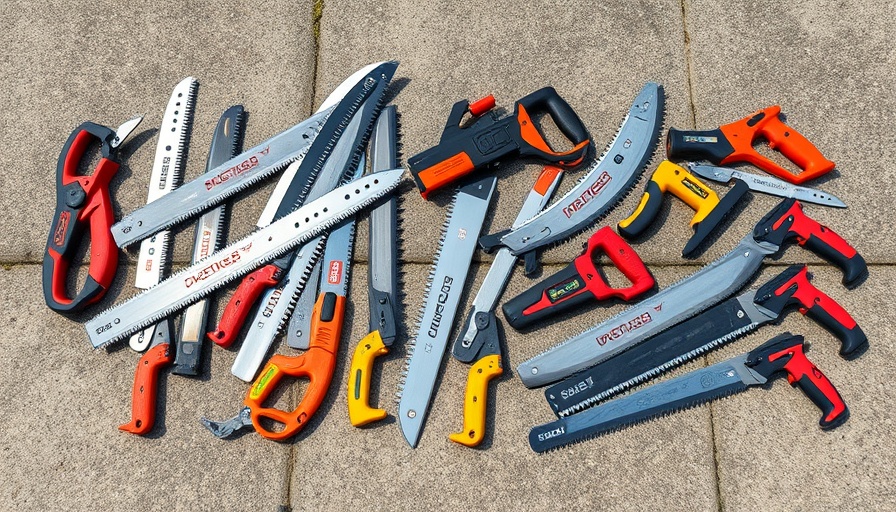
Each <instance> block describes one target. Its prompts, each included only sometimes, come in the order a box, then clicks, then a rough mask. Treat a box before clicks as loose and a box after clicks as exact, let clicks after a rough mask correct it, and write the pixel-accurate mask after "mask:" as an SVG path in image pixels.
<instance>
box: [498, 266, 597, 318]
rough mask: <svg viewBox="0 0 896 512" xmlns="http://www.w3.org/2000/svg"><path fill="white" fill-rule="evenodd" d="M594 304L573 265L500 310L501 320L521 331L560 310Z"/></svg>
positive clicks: (582, 279)
mask: <svg viewBox="0 0 896 512" xmlns="http://www.w3.org/2000/svg"><path fill="white" fill-rule="evenodd" d="M590 300H593V297H592V295H591V294H590V293H588V287H587V285H586V283H585V279H584V278H582V276H580V275H579V272H578V271H577V270H576V266H575V264H572V263H571V264H569V265H568V266H567V267H565V268H564V269H563V270H561V271H559V272H557V273H555V274H553V275H552V276H550V277H548V278H546V279H544V280H543V281H541V282H540V283H538V284H536V285H535V286H532V287H531V288H529V289H528V290H526V291H524V292H523V293H521V294H519V295H517V296H516V297H514V298H512V299H510V300H508V301H507V302H505V303H504V304H503V305H502V306H501V310H502V311H503V312H504V318H506V319H507V323H508V324H510V326H511V327H513V328H514V329H516V330H520V329H524V328H526V327H528V326H530V325H532V324H533V323H535V322H538V321H539V320H542V319H544V318H547V317H549V316H551V315H553V314H555V313H558V312H560V311H562V310H567V309H570V308H572V307H573V306H577V305H579V304H583V303H585V302H588V301H590Z"/></svg>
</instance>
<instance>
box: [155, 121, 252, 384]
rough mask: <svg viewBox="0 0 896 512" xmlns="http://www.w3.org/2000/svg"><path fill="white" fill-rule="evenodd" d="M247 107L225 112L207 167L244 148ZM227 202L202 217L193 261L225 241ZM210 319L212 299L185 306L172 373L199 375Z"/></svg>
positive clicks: (216, 133) (196, 260)
mask: <svg viewBox="0 0 896 512" xmlns="http://www.w3.org/2000/svg"><path fill="white" fill-rule="evenodd" d="M244 124H245V111H244V110H243V106H242V105H234V106H232V107H230V108H228V109H227V110H225V111H224V113H223V114H221V118H220V119H219V120H218V124H217V126H216V127H215V132H214V135H213V136H212V146H211V149H209V154H208V161H207V163H206V165H205V168H206V169H213V168H214V167H216V166H218V165H219V164H220V163H221V162H223V161H225V160H228V159H230V158H233V157H234V156H235V155H237V154H238V153H239V152H240V151H241V150H240V148H241V147H242V141H243V129H244ZM226 217H227V206H226V204H222V205H220V206H217V207H215V208H213V209H211V210H209V211H207V212H205V213H204V214H202V217H200V218H199V222H198V223H197V224H196V234H195V236H194V241H193V261H192V262H193V263H196V262H198V261H199V260H201V259H202V258H205V257H206V256H208V255H210V254H212V253H213V252H215V251H217V250H218V249H220V248H221V247H222V246H223V245H224V237H225V233H224V224H225V222H226ZM207 322H208V299H202V300H200V301H199V302H197V303H195V304H193V305H192V306H190V307H188V308H187V309H185V310H184V312H183V314H182V315H181V317H180V329H178V330H177V342H176V343H175V344H174V346H175V351H176V354H175V356H174V367H173V368H172V369H171V373H176V374H178V375H197V374H198V373H199V364H200V362H201V361H202V341H203V338H204V335H205V326H206V323H207Z"/></svg>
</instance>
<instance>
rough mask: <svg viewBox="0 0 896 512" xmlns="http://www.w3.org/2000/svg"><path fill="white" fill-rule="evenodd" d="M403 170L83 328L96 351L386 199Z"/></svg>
mask: <svg viewBox="0 0 896 512" xmlns="http://www.w3.org/2000/svg"><path fill="white" fill-rule="evenodd" d="M403 174H404V170H403V169H395V170H393V171H388V172H385V173H378V174H376V175H374V176H369V177H364V178H361V179H360V180H358V181H357V182H355V183H352V184H351V185H346V186H343V187H340V188H338V189H336V190H334V191H332V192H330V193H328V194H326V195H325V196H323V197H321V198H320V199H318V200H316V201H314V202H312V203H310V204H307V205H305V206H303V207H301V208H299V209H298V210H296V211H294V212H293V213H291V214H289V215H287V216H285V217H283V218H282V219H280V220H278V221H277V222H274V223H273V224H271V225H270V226H268V227H266V228H263V229H261V230H259V231H256V232H255V233H253V234H251V235H249V236H247V237H245V238H243V239H242V240H239V241H237V242H234V243H232V244H230V245H229V246H228V247H225V248H224V249H222V250H221V251H218V252H216V253H214V254H212V255H211V256H209V257H208V258H205V259H203V260H202V261H200V262H199V263H196V264H194V265H192V266H190V267H189V268H186V269H184V270H181V271H180V272H177V273H176V274H174V275H173V276H171V277H170V278H168V279H166V280H164V281H162V282H161V283H159V284H157V285H156V286H154V287H152V288H150V289H149V290H146V291H144V292H143V293H140V294H138V295H136V296H135V297H133V298H131V299H129V300H127V301H125V302H124V303H122V304H119V305H118V306H114V307H112V308H110V309H108V310H106V311H104V312H103V313H100V314H99V315H97V316H96V317H94V318H93V319H91V320H89V321H88V322H87V323H86V324H85V328H86V329H87V334H88V336H89V338H90V342H91V344H92V345H93V347H94V348H98V347H102V346H105V345H108V344H110V343H113V342H115V341H117V340H120V339H122V338H124V337H126V336H129V335H131V334H133V333H135V332H137V331H138V330H140V329H141V328H143V327H146V326H147V325H150V324H152V323H154V322H156V321H158V320H159V319H162V318H164V317H166V316H169V315H171V314H172V313H174V312H175V311H178V310H180V309H182V308H183V307H185V306H188V305H189V304H192V303H193V302H196V301H197V300H199V299H201V298H202V297H204V296H206V295H208V294H209V293H210V292H212V291H213V290H216V289H218V288H220V287H221V286H224V285H225V284H227V283H228V282H230V281H233V280H234V279H237V278H239V277H241V276H243V275H246V274H248V273H249V272H251V271H252V270H254V269H256V268H258V267H260V266H262V265H264V264H266V263H268V262H270V261H271V260H273V259H276V258H277V257H279V256H281V255H283V254H285V253H287V252H289V251H290V250H292V249H294V248H296V247H297V246H299V245H301V244H302V243H303V242H306V241H308V240H310V239H312V238H314V237H315V236H317V235H318V234H320V233H322V232H323V231H326V230H327V229H329V228H330V227H331V226H333V225H335V224H337V223H338V222H339V221H341V220H343V219H345V218H347V217H350V216H352V215H354V214H355V213H356V212H357V211H359V210H361V209H362V208H364V207H366V206H368V205H370V204H372V203H373V202H375V201H376V200H377V199H378V198H380V197H382V196H384V195H386V194H387V193H389V192H390V191H392V190H393V189H395V187H397V186H398V184H399V183H400V181H401V178H402V175H403Z"/></svg>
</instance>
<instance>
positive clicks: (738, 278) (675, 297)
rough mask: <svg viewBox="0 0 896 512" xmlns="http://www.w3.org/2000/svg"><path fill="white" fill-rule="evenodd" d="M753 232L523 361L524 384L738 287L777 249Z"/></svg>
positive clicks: (578, 366) (594, 357) (635, 339)
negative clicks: (650, 293)
mask: <svg viewBox="0 0 896 512" xmlns="http://www.w3.org/2000/svg"><path fill="white" fill-rule="evenodd" d="M777 249H778V248H777V247H776V246H771V247H769V246H768V245H763V244H762V243H759V242H756V241H755V240H754V239H753V235H752V233H750V234H748V235H747V236H745V237H744V239H743V240H741V242H740V243H739V244H738V245H737V247H735V248H734V249H733V250H732V251H731V252H729V253H728V254H726V255H724V256H722V257H721V258H719V259H717V260H716V261H714V262H712V263H710V264H709V265H707V266H705V267H703V268H702V269H700V270H699V271H697V272H695V273H694V274H691V275H690V276H688V277H686V278H684V279H682V280H681V281H679V282H677V283H675V284H673V285H671V286H669V287H667V288H666V289H664V290H662V291H660V292H659V293H657V294H656V295H654V296H652V297H649V298H647V299H645V300H643V301H641V302H639V303H638V304H635V305H634V306H631V307H629V308H627V309H626V310H624V311H622V312H621V313H619V314H617V315H615V316H613V317H611V318H610V319H608V320H606V321H604V322H601V323H600V324H598V325H597V326H595V327H592V328H590V329H588V330H586V331H585V332H583V333H581V334H579V335H577V336H574V337H572V338H570V339H568V340H566V341H564V342H562V343H560V344H559V345H555V346H554V347H552V348H550V349H548V350H546V351H545V352H542V353H541V354H539V355H537V356H535V357H533V358H531V359H529V360H527V361H524V362H523V363H521V364H520V365H519V366H518V367H517V373H518V374H519V376H520V379H521V380H522V381H523V384H525V385H526V387H530V388H532V387H538V386H543V385H545V384H550V383H552V382H555V381H558V380H560V379H562V378H564V377H568V376H570V375H572V374H574V373H575V372H578V371H581V370H584V369H586V368H589V367H591V366H594V365H595V364H597V363H599V362H601V361H604V360H606V359H608V358H610V357H612V356H613V355H615V354H618V353H620V352H622V351H624V350H626V349H628V348H630V347H632V346H634V345H635V344H637V343H640V342H642V341H644V340H646V339H647V338H649V337H650V336H653V335H655V334H657V333H660V332H662V331H664V330H666V329H668V328H670V327H672V326H673V325H675V324H677V323H679V322H681V321H683V320H685V319H687V318H690V317H692V316H694V315H696V314H698V313H700V312H701V311H703V310H704V309H706V308H708V307H710V306H713V305H715V304H717V303H719V302H721V301H722V300H724V299H725V298H727V297H728V296H730V295H731V294H733V293H734V292H736V291H737V290H739V289H740V288H741V287H742V286H743V285H744V284H745V283H746V282H747V281H748V280H749V279H750V277H751V276H752V275H753V274H755V273H756V270H758V269H759V266H760V265H761V264H762V260H763V259H764V258H765V256H766V255H769V254H773V253H775V252H776V251H777Z"/></svg>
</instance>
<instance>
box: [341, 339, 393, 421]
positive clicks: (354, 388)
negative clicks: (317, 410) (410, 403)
mask: <svg viewBox="0 0 896 512" xmlns="http://www.w3.org/2000/svg"><path fill="white" fill-rule="evenodd" d="M388 353H389V349H388V348H387V347H386V345H385V344H384V343H383V338H382V337H380V333H379V331H373V332H371V333H370V334H368V335H367V336H365V337H364V339H362V340H361V341H360V342H359V343H358V346H357V347H355V352H354V353H353V354H352V362H351V369H350V370H349V373H348V419H349V421H351V423H352V425H353V426H355V427H360V426H362V425H367V424H368V423H373V422H375V421H380V420H382V419H384V418H385V417H386V411H385V410H384V409H374V408H373V407H370V376H371V375H372V373H373V362H374V360H375V359H376V358H377V357H379V356H384V355H386V354H388Z"/></svg>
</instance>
